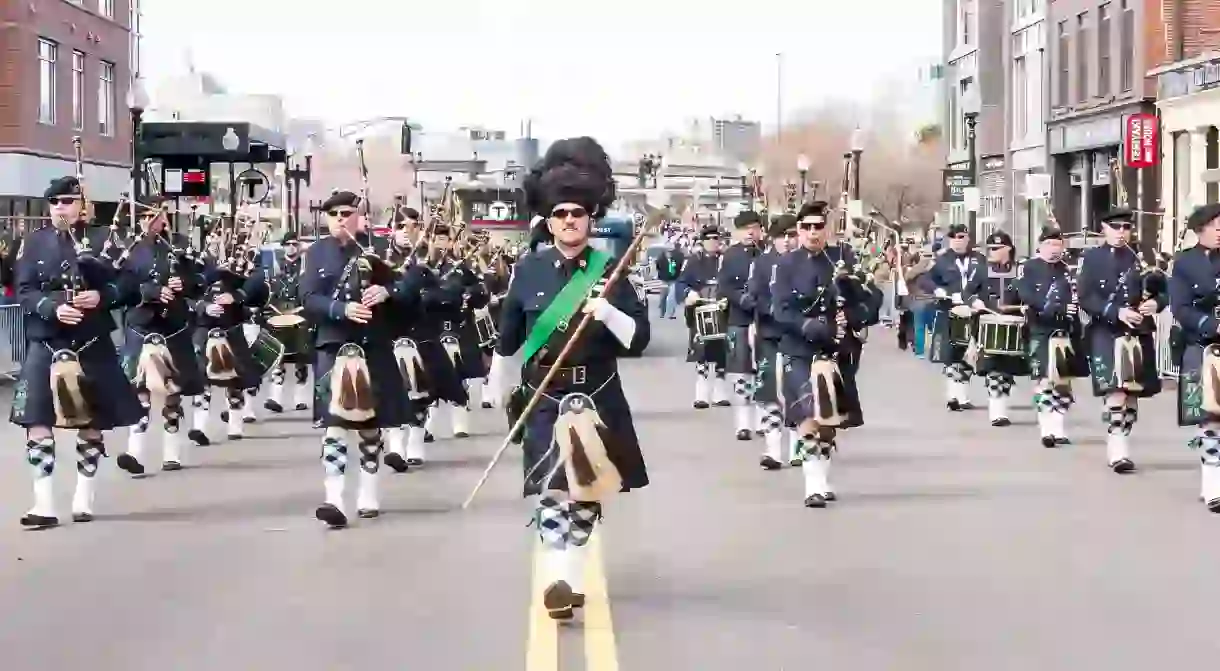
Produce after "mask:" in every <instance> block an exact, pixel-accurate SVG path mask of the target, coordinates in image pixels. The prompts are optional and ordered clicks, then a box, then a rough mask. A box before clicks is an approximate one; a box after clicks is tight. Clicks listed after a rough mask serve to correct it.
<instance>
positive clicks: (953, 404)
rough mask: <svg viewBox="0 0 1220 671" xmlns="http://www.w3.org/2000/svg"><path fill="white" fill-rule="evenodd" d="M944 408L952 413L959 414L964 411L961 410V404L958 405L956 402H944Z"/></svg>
mask: <svg viewBox="0 0 1220 671" xmlns="http://www.w3.org/2000/svg"><path fill="white" fill-rule="evenodd" d="M945 407H946V408H948V409H949V410H952V411H953V412H961V411H962V410H963V409H964V408H962V404H961V403H958V402H957V401H956V400H953V401H948V402H946V403H945Z"/></svg>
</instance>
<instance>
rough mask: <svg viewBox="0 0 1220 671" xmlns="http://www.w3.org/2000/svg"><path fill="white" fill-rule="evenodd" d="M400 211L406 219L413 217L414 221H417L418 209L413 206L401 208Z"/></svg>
mask: <svg viewBox="0 0 1220 671" xmlns="http://www.w3.org/2000/svg"><path fill="white" fill-rule="evenodd" d="M402 213H403V214H404V215H406V217H407V218H408V219H414V220H416V221H419V210H417V209H415V208H413V207H407V208H403V211H402Z"/></svg>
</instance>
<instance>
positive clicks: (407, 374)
mask: <svg viewBox="0 0 1220 671" xmlns="http://www.w3.org/2000/svg"><path fill="white" fill-rule="evenodd" d="M394 360H395V361H396V362H398V372H399V374H401V375H402V381H403V383H404V384H405V385H406V387H407V395H408V397H410V398H422V397H424V396H427V395H428V392H427V389H428V384H427V379H426V375H427V374H426V373H425V372H424V371H425V369H424V360H423V358H421V357H420V355H419V347H418V346H416V344H415V341H414V340H411V339H410V338H399V339H397V340H395V341H394Z"/></svg>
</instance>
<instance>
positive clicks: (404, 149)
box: [398, 121, 411, 156]
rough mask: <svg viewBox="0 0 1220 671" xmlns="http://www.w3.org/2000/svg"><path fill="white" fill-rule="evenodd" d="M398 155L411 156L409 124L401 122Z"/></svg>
mask: <svg viewBox="0 0 1220 671" xmlns="http://www.w3.org/2000/svg"><path fill="white" fill-rule="evenodd" d="M398 153H400V154H402V155H403V156H410V155H411V124H410V122H407V121H404V122H402V137H401V138H400V139H399V142H398Z"/></svg>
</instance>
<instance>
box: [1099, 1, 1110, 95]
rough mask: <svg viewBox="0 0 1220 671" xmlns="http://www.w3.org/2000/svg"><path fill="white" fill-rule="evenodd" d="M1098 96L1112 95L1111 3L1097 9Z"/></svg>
mask: <svg viewBox="0 0 1220 671" xmlns="http://www.w3.org/2000/svg"><path fill="white" fill-rule="evenodd" d="M1097 95H1099V96H1107V95H1110V3H1108V2H1107V3H1106V4H1104V5H1102V6H1100V7H1098V8H1097Z"/></svg>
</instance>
